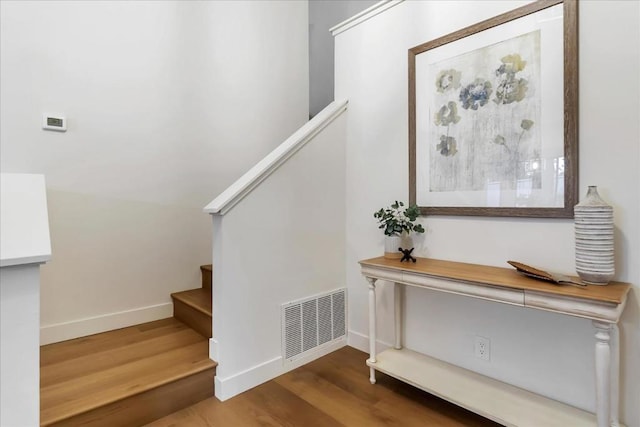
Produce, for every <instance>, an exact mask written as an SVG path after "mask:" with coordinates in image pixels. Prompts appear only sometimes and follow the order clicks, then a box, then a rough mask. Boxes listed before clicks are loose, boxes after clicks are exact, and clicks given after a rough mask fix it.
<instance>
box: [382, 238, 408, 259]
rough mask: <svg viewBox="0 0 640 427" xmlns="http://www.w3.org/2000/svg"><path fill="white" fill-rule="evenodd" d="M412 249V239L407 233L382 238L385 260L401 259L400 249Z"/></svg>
mask: <svg viewBox="0 0 640 427" xmlns="http://www.w3.org/2000/svg"><path fill="white" fill-rule="evenodd" d="M412 247H413V239H411V236H410V235H409V234H408V233H402V234H401V235H399V236H398V235H395V236H386V235H385V236H384V257H385V258H387V259H401V258H402V252H400V248H402V249H411V248H412Z"/></svg>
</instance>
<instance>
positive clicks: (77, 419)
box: [40, 265, 217, 427]
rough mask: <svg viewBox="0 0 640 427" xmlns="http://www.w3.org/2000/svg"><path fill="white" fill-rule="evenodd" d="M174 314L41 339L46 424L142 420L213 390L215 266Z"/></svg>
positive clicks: (177, 299) (181, 298)
mask: <svg viewBox="0 0 640 427" xmlns="http://www.w3.org/2000/svg"><path fill="white" fill-rule="evenodd" d="M200 269H201V272H202V287H201V288H198V289H192V290H188V291H183V292H177V293H174V294H172V295H171V297H172V299H173V304H174V317H172V318H168V319H162V320H157V321H154V322H149V323H144V324H141V325H136V326H131V327H128V328H123V329H118V330H115V331H109V332H104V333H101V334H96V335H91V336H88V337H82V338H77V339H74V340H69V341H65V342H61V343H55V344H50V345H46V346H42V347H41V349H40V425H41V426H55V427H61V426H110V427H111V426H119V427H120V426H122V427H125V426H132V427H133V426H141V425H144V424H147V423H149V422H151V421H153V420H156V419H158V418H161V417H163V416H165V415H167V414H170V413H172V412H175V411H178V410H180V409H183V408H185V407H187V406H191V405H193V404H195V403H197V402H199V401H201V400H204V399H206V398H208V397H211V396H213V377H214V375H215V367H216V365H217V363H216V362H214V361H212V360H210V359H209V343H208V338H210V337H211V276H212V274H211V273H212V272H211V266H210V265H207V266H202V267H200Z"/></svg>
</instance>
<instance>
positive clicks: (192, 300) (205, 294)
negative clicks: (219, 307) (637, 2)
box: [171, 288, 212, 317]
mask: <svg viewBox="0 0 640 427" xmlns="http://www.w3.org/2000/svg"><path fill="white" fill-rule="evenodd" d="M171 298H173V299H176V300H178V301H180V302H182V303H184V304H186V305H188V306H190V307H192V308H194V309H195V310H198V311H200V312H202V313H204V314H206V315H207V316H209V317H211V305H212V300H211V290H210V289H206V288H198V289H190V290H188V291H182V292H175V293H173V294H171Z"/></svg>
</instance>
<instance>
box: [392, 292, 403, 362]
mask: <svg viewBox="0 0 640 427" xmlns="http://www.w3.org/2000/svg"><path fill="white" fill-rule="evenodd" d="M402 291H403V285H401V284H399V283H394V284H393V299H394V302H395V310H394V311H395V312H394V316H395V319H394V326H395V335H396V336H395V338H396V340H395V344H394V346H393V348H395V349H396V350H400V349H401V348H402Z"/></svg>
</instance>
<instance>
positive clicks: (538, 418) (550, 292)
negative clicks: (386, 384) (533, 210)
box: [360, 257, 630, 427]
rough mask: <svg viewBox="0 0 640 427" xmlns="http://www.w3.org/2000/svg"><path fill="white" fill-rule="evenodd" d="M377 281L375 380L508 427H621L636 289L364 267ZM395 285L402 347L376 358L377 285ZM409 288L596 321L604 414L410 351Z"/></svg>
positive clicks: (372, 262) (426, 266) (445, 264)
mask: <svg viewBox="0 0 640 427" xmlns="http://www.w3.org/2000/svg"><path fill="white" fill-rule="evenodd" d="M360 265H361V269H362V274H363V275H364V276H365V277H366V279H367V281H368V282H369V351H370V355H369V359H368V360H367V365H368V366H369V367H370V375H371V377H370V380H371V383H372V384H373V383H375V371H380V372H383V373H385V374H387V375H390V376H392V377H395V378H398V379H400V380H402V381H405V382H407V383H409V384H412V385H414V386H415V387H418V388H420V389H422V390H425V391H427V392H429V393H431V394H434V395H436V396H439V397H441V398H443V399H445V400H448V401H450V402H452V403H455V404H457V405H459V406H462V407H464V408H466V409H468V410H470V411H473V412H476V413H478V414H480V415H482V416H484V417H486V418H489V419H491V420H494V421H496V422H498V423H501V424H504V425H507V426H531V427H540V426H545V427H551V426H558V427H566V426H572V427H577V426H596V425H597V426H598V427H609V426H612V427H614V426H619V425H620V424H619V423H618V390H619V383H618V381H619V347H618V346H619V344H618V327H617V323H618V320H619V319H620V315H621V314H622V310H624V306H625V303H626V299H627V293H628V291H629V288H630V285H629V284H627V283H617V282H612V283H609V284H608V285H607V286H593V285H589V286H587V287H586V288H578V287H574V286H557V285H554V284H551V283H546V282H543V281H540V280H535V279H531V278H528V277H525V276H522V275H520V274H519V273H517V272H516V270H514V269H507V268H499V267H489V266H483V265H475V264H464V263H458V262H451V261H442V260H434V259H428V258H418V261H417V262H416V263H401V262H400V261H399V260H389V259H385V258H383V257H380V258H373V259H368V260H364V261H360ZM378 280H385V281H389V282H393V283H394V287H395V289H394V299H395V319H394V323H395V343H394V347H393V348H390V349H388V350H385V351H383V352H381V353H379V354H376V281H378ZM404 285H408V286H416V287H420V288H425V289H431V290H434V291H439V292H447V293H452V294H458V295H463V296H467V297H471V298H480V299H485V300H489V301H496V302H501V303H505V304H510V305H514V306H519V307H526V308H533V309H538V310H545V311H552V312H556V313H561V314H566V315H569V316H576V317H582V318H585V319H590V320H591V321H592V322H593V326H594V327H595V331H596V332H595V338H596V341H595V358H596V401H597V408H596V409H597V411H596V414H591V413H589V412H586V411H582V410H580V409H577V408H575V407H572V406H569V405H565V404H563V403H560V402H557V401H555V400H551V399H548V398H545V397H543V396H540V395H537V394H535V393H532V392H529V391H526V390H523V389H520V388H517V387H514V386H511V385H509V384H505V383H503V382H500V381H496V380H493V379H491V378H488V377H486V376H483V375H480V374H477V373H475V372H472V371H469V370H466V369H463V368H460V367H457V366H454V365H451V364H448V363H446V362H443V361H440V360H437V359H434V358H431V357H429V356H426V355H423V354H420V353H417V352H414V351H411V350H408V349H405V348H403V346H402V338H401V337H402V321H401V319H402V292H403V288H404Z"/></svg>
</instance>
